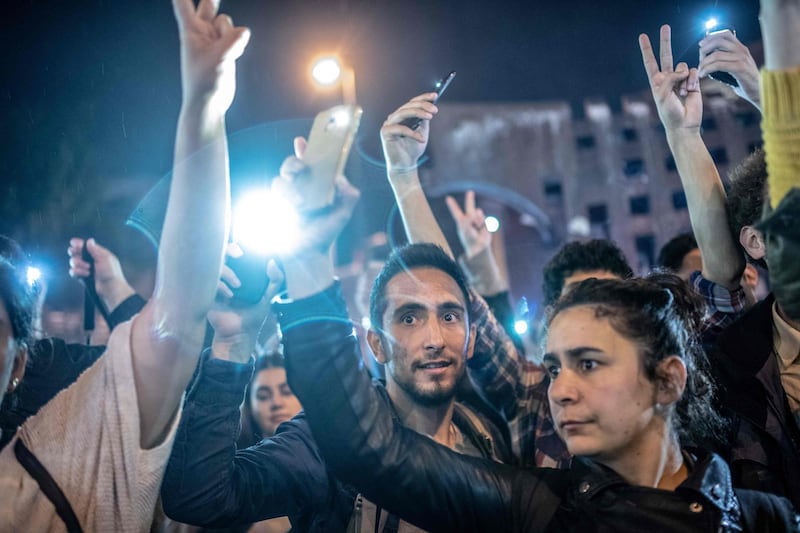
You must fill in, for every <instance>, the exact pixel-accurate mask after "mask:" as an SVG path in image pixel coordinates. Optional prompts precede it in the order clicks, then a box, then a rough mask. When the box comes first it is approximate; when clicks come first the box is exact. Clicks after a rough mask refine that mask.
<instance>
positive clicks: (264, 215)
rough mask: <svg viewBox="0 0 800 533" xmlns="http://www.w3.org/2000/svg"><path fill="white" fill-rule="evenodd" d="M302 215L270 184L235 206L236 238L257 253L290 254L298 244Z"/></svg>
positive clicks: (234, 226)
mask: <svg viewBox="0 0 800 533" xmlns="http://www.w3.org/2000/svg"><path fill="white" fill-rule="evenodd" d="M298 224H299V217H298V215H297V211H296V210H295V209H294V206H293V205H292V204H291V202H289V201H288V200H287V199H286V198H283V197H281V196H280V195H278V194H275V193H274V192H273V191H271V190H270V189H269V188H268V187H264V188H260V189H254V190H251V191H248V192H247V193H245V194H243V195H242V196H241V199H240V200H239V201H238V202H237V203H236V206H235V207H234V209H233V239H234V241H235V242H237V243H239V244H240V245H241V246H242V248H243V249H245V250H251V251H253V252H255V253H258V254H263V255H273V254H286V253H291V251H292V250H293V249H294V247H296V246H297V244H298V238H299V233H300V232H299V228H298Z"/></svg>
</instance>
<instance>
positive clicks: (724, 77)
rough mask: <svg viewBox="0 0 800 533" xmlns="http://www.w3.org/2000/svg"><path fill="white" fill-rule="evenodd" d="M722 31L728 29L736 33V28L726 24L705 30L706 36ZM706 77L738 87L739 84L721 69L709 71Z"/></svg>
mask: <svg viewBox="0 0 800 533" xmlns="http://www.w3.org/2000/svg"><path fill="white" fill-rule="evenodd" d="M724 31H729V32H731V33H732V34H734V35H736V28H734V27H733V26H727V25H726V26H715V27H714V31H709V32H706V36H708V35H715V34H717V33H722V32H724ZM708 77H709V78H711V79H712V80H717V81H721V82H722V83H724V84H725V85H730V86H731V87H738V86H739V82H738V81H736V78H734V77H733V76H732V75H731V74H730V73H728V72H724V71H721V70H720V71H717V72H711V73H709V75H708Z"/></svg>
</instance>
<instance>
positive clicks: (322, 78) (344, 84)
mask: <svg viewBox="0 0 800 533" xmlns="http://www.w3.org/2000/svg"><path fill="white" fill-rule="evenodd" d="M311 77H312V78H314V81H315V82H317V83H318V84H319V85H322V86H330V85H334V84H335V83H337V82H338V83H339V85H340V87H341V90H342V101H343V102H344V103H345V104H355V103H356V73H355V71H354V70H353V69H352V67H350V66H348V65H344V64H342V62H341V61H340V60H339V59H337V58H336V57H332V56H329V57H323V58H320V59H318V60H317V61H315V62H314V64H313V66H312V67H311Z"/></svg>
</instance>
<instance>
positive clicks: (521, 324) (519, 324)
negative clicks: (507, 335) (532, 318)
mask: <svg viewBox="0 0 800 533" xmlns="http://www.w3.org/2000/svg"><path fill="white" fill-rule="evenodd" d="M514 331H516V332H517V335H525V334H526V333H528V321H527V320H517V321H515V322H514Z"/></svg>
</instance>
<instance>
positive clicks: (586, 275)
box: [560, 270, 620, 296]
mask: <svg viewBox="0 0 800 533" xmlns="http://www.w3.org/2000/svg"><path fill="white" fill-rule="evenodd" d="M590 278H595V279H620V277H619V276H618V275H616V274H614V273H613V272H609V271H608V270H576V271H575V272H574V273H573V274H571V275H569V276H567V277H566V278H564V286H563V287H562V288H561V295H560V296H564V295H565V294H566V293H567V292H568V291H569V290H570V289H571V288H572V286H573V285H576V284H578V283H580V282H581V281H584V280H587V279H590Z"/></svg>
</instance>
